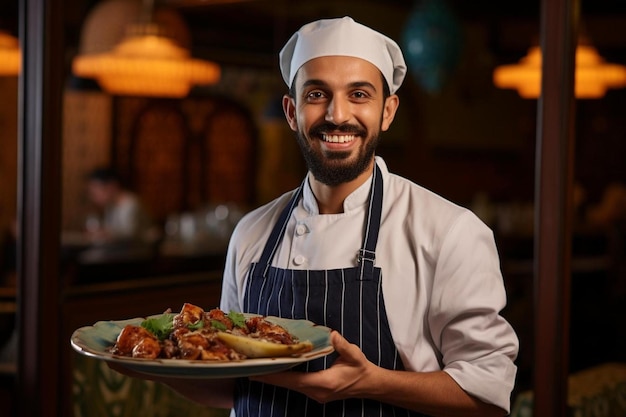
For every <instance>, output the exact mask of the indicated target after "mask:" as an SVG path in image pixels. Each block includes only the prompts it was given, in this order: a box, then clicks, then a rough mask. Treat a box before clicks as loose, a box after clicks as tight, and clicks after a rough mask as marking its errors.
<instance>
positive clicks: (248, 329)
mask: <svg viewBox="0 0 626 417" xmlns="http://www.w3.org/2000/svg"><path fill="white" fill-rule="evenodd" d="M150 320H151V319H147V320H145V321H144V322H143V323H142V325H141V326H136V325H127V326H125V327H124V328H123V329H122V331H121V332H120V334H119V335H118V337H117V340H116V343H115V345H114V346H113V347H112V348H111V349H110V351H111V353H113V354H115V355H121V356H130V357H133V358H144V359H157V358H163V359H186V360H205V361H206V360H209V361H211V360H212V361H215V360H217V361H227V360H241V359H246V357H247V356H246V354H244V353H242V351H241V350H238V349H236V346H237V344H238V343H239V342H237V341H236V342H235V344H234V345H233V343H232V342H231V340H230V339H224V338H223V337H221V336H223V335H224V334H225V333H229V334H233V335H237V336H243V337H246V338H253V339H256V340H264V341H266V342H272V343H271V344H272V345H282V346H285V347H286V346H287V345H290V346H292V347H294V346H295V344H296V343H297V340H296V339H295V338H294V337H293V336H292V335H291V334H290V333H289V332H288V331H287V330H285V329H284V328H283V327H281V326H278V325H276V324H272V323H270V322H268V321H267V320H265V318H264V317H261V316H259V317H250V318H248V319H245V318H244V316H243V315H242V314H240V313H229V314H226V313H224V312H223V311H222V310H220V309H218V308H215V309H213V310H211V311H209V312H205V311H204V310H203V309H202V308H200V307H198V306H195V305H193V304H189V303H185V304H184V305H183V307H182V309H181V311H180V312H179V313H178V314H171V313H170V314H167V313H166V314H164V315H162V316H161V317H160V318H158V319H152V321H150ZM147 322H149V323H147ZM151 330H152V331H151ZM157 335H158V336H157ZM225 340H226V341H228V342H229V343H228V344H227V343H225ZM248 350H249V348H248ZM307 350H310V349H308V348H307ZM244 351H245V350H244ZM245 352H247V351H245ZM273 352H276V349H274V350H273ZM279 352H280V350H279ZM284 352H285V353H284V354H285V355H287V354H289V352H291V353H294V351H293V350H291V351H290V350H287V349H285V350H284ZM272 356H277V355H276V354H272ZM254 357H258V355H256V354H255V356H254Z"/></svg>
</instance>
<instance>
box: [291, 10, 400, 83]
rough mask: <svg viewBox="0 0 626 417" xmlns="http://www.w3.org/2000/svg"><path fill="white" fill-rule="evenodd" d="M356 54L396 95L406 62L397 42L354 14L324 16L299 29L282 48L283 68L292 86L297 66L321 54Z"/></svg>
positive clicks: (354, 55)
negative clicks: (353, 15)
mask: <svg viewBox="0 0 626 417" xmlns="http://www.w3.org/2000/svg"><path fill="white" fill-rule="evenodd" d="M331 55H334V56H353V57H357V58H361V59H364V60H366V61H369V62H371V63H372V64H374V65H375V66H376V67H378V69H379V70H380V72H382V74H383V76H384V77H385V80H387V84H388V85H389V90H390V92H391V93H392V94H393V93H395V92H396V90H398V88H400V85H401V84H402V80H404V75H405V74H406V64H405V63H404V58H403V57H402V51H401V50H400V47H399V46H398V44H397V43H396V42H394V41H393V40H392V39H390V38H388V37H387V36H385V35H383V34H381V33H379V32H376V31H375V30H373V29H371V28H369V27H367V26H364V25H362V24H360V23H357V22H355V21H354V20H353V19H352V18H351V17H348V16H346V17H343V18H337V19H322V20H318V21H315V22H312V23H308V24H306V25H304V26H302V27H301V28H300V30H298V31H297V32H296V33H294V35H293V36H292V37H291V39H289V40H288V41H287V43H286V44H285V46H284V47H283V49H282V50H281V51H280V54H279V59H280V71H281V73H282V75H283V79H284V80H285V83H287V85H288V86H289V87H291V83H292V82H293V79H294V77H295V76H296V72H298V69H299V68H300V67H301V66H302V65H303V64H304V63H306V62H307V61H309V60H311V59H313V58H318V57H321V56H331Z"/></svg>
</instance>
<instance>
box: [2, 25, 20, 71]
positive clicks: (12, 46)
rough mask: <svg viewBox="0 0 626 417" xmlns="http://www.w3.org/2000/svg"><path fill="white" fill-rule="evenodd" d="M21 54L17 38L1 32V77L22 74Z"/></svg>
mask: <svg viewBox="0 0 626 417" xmlns="http://www.w3.org/2000/svg"><path fill="white" fill-rule="evenodd" d="M20 67H21V53H20V47H19V42H18V40H17V38H16V37H14V36H11V35H10V34H8V33H6V32H4V31H0V76H13V75H18V74H19V73H20Z"/></svg>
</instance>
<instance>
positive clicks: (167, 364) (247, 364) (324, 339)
mask: <svg viewBox="0 0 626 417" xmlns="http://www.w3.org/2000/svg"><path fill="white" fill-rule="evenodd" d="M152 317H158V315H157V316H152ZM267 319H268V320H270V321H272V322H273V323H276V324H278V325H281V326H283V327H284V328H286V329H287V330H288V331H289V332H290V333H291V334H293V335H294V336H296V337H297V338H298V339H299V340H301V341H305V340H309V341H311V343H313V350H312V351H310V352H306V353H303V354H300V355H294V356H288V357H279V358H260V359H245V360H241V361H219V362H217V361H198V360H194V361H190V360H184V359H135V358H129V357H126V356H119V355H113V354H111V353H109V352H108V349H109V348H110V347H111V346H113V345H114V344H115V341H116V339H117V336H118V334H119V333H120V331H121V330H122V329H123V328H124V326H126V325H127V324H133V325H137V326H138V325H140V324H141V322H142V321H143V320H144V319H143V318H134V319H129V320H119V321H99V322H97V323H95V324H94V325H93V326H86V327H81V328H80V329H78V330H76V331H75V332H74V333H73V334H72V337H71V344H72V347H73V348H74V350H76V351H77V352H78V353H80V354H83V355H85V356H89V357H92V358H97V359H102V360H105V361H108V362H116V363H119V364H121V365H124V366H126V367H127V368H129V369H132V370H134V371H138V372H143V373H146V374H150V375H156V376H169V377H179V378H235V377H243V376H251V375H261V374H266V373H272V372H279V371H284V370H287V369H289V368H292V367H294V366H296V365H298V364H300V363H303V362H307V361H310V360H312V359H316V358H321V357H323V356H326V355H328V354H329V353H331V352H333V347H332V346H331V345H330V329H329V328H328V327H324V326H318V325H316V324H314V323H313V322H310V321H308V320H289V319H283V318H279V317H268V318H267Z"/></svg>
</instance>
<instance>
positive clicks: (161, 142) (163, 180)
mask: <svg viewBox="0 0 626 417" xmlns="http://www.w3.org/2000/svg"><path fill="white" fill-rule="evenodd" d="M188 137H189V134H188V129H187V123H186V121H185V117H184V116H183V114H182V113H181V112H180V110H179V109H178V107H176V106H175V105H174V103H171V102H168V101H156V102H150V103H148V105H147V106H146V107H145V108H144V109H143V110H142V111H141V113H140V114H139V115H138V116H137V118H136V120H135V126H134V129H133V137H132V143H131V147H130V153H131V155H130V163H131V169H130V172H131V175H132V177H131V186H132V188H133V189H134V191H136V192H137V193H138V194H139V196H140V197H141V199H142V201H143V202H144V204H145V205H146V207H147V209H148V210H149V211H150V213H151V214H152V215H153V216H154V218H155V219H156V220H159V221H163V220H164V219H165V218H167V216H168V215H170V214H172V213H177V212H180V211H182V210H184V209H186V194H187V186H186V183H187V175H186V170H185V161H186V159H187V150H188Z"/></svg>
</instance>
